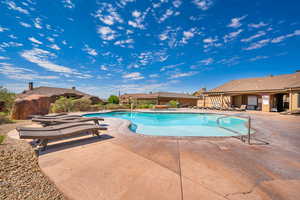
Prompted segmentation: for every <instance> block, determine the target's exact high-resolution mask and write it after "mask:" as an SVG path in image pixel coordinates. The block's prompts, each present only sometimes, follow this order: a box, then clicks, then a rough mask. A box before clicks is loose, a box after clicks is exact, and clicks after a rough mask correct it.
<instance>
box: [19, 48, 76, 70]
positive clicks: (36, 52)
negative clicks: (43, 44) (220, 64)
mask: <svg viewBox="0 0 300 200" xmlns="http://www.w3.org/2000/svg"><path fill="white" fill-rule="evenodd" d="M20 55H21V56H22V57H23V58H25V59H26V60H27V61H29V62H32V63H35V64H37V65H38V66H40V67H42V68H44V69H47V70H49V71H53V72H60V73H69V74H71V73H73V72H74V71H73V70H72V69H71V68H69V67H65V66H62V65H57V64H54V63H52V62H51V61H49V58H51V57H55V54H53V53H51V52H49V51H45V50H42V49H38V48H34V49H32V50H25V51H23V52H22V53H21V54H20Z"/></svg>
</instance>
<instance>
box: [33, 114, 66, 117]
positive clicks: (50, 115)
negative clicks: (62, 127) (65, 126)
mask: <svg viewBox="0 0 300 200" xmlns="http://www.w3.org/2000/svg"><path fill="white" fill-rule="evenodd" d="M65 115H67V113H57V114H49V115H29V118H53V117H59V116H65Z"/></svg>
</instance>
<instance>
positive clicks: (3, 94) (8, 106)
mask: <svg viewBox="0 0 300 200" xmlns="http://www.w3.org/2000/svg"><path fill="white" fill-rule="evenodd" d="M15 98H16V95H15V94H14V93H11V92H9V91H8V90H7V89H6V88H4V87H2V86H0V103H1V105H0V111H1V112H5V113H7V114H9V113H10V112H11V110H12V107H13V105H14V102H15Z"/></svg>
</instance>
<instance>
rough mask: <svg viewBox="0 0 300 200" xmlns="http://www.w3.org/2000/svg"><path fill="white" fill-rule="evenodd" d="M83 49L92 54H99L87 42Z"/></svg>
mask: <svg viewBox="0 0 300 200" xmlns="http://www.w3.org/2000/svg"><path fill="white" fill-rule="evenodd" d="M82 50H83V51H85V52H86V53H87V54H89V55H90V56H97V55H98V53H97V51H96V50H95V49H93V48H90V47H89V46H88V45H87V44H85V45H84V48H83V49H82Z"/></svg>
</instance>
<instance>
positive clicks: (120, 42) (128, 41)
mask: <svg viewBox="0 0 300 200" xmlns="http://www.w3.org/2000/svg"><path fill="white" fill-rule="evenodd" d="M133 42H134V40H133V39H127V40H119V41H116V42H115V43H114V45H119V46H121V47H126V45H128V44H132V43H133ZM128 47H131V48H132V47H133V46H131V45H129V46H128Z"/></svg>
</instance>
